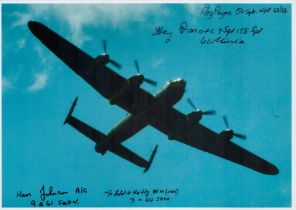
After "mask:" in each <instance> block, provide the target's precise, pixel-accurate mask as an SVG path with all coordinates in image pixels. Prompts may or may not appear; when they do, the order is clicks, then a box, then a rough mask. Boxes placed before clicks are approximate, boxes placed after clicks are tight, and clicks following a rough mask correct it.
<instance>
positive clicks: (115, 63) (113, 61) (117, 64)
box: [103, 39, 122, 69]
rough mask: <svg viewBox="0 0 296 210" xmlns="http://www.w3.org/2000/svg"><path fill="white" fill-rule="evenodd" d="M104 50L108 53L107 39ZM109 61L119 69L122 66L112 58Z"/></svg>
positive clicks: (104, 41) (104, 42)
mask: <svg viewBox="0 0 296 210" xmlns="http://www.w3.org/2000/svg"><path fill="white" fill-rule="evenodd" d="M103 51H104V53H105V54H107V41H106V40H105V39H104V40H103ZM109 63H111V64H112V65H113V66H115V67H116V68H118V69H120V68H121V67H122V66H121V64H119V63H118V62H116V61H115V60H112V59H109Z"/></svg>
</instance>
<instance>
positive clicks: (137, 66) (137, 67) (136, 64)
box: [134, 60, 140, 74]
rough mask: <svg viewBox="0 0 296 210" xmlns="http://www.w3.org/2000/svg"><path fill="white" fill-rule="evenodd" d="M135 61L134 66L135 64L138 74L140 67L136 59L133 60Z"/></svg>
mask: <svg viewBox="0 0 296 210" xmlns="http://www.w3.org/2000/svg"><path fill="white" fill-rule="evenodd" d="M134 62H135V66H136V69H137V72H138V74H140V67H139V63H138V61H137V60H135V61H134Z"/></svg>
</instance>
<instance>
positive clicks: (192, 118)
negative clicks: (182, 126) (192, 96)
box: [186, 110, 202, 124]
mask: <svg viewBox="0 0 296 210" xmlns="http://www.w3.org/2000/svg"><path fill="white" fill-rule="evenodd" d="M186 118H187V122H188V123H190V124H191V123H197V122H199V121H200V120H201V118H202V112H201V111H200V110H198V111H193V112H191V113H190V114H188V115H187V116H186Z"/></svg>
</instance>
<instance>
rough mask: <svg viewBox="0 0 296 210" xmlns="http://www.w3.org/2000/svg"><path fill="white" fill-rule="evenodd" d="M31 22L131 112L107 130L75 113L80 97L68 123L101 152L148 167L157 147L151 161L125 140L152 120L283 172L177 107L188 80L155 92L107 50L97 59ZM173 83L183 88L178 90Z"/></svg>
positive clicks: (181, 137) (252, 164) (254, 165)
mask: <svg viewBox="0 0 296 210" xmlns="http://www.w3.org/2000/svg"><path fill="white" fill-rule="evenodd" d="M28 26H29V28H30V30H31V31H32V33H33V34H34V35H35V36H36V37H37V38H38V39H39V40H40V41H41V42H42V43H43V44H44V45H45V46H46V47H47V48H48V49H49V50H51V51H52V52H53V53H54V54H55V55H56V56H57V57H59V58H60V59H61V60H62V61H63V62H64V63H65V64H66V65H67V66H69V67H70V68H71V69H72V70H73V71H74V72H75V73H76V74H78V75H79V76H80V77H81V78H83V79H84V80H85V81H86V82H87V83H88V84H90V85H91V86H92V87H93V88H94V89H95V90H97V91H98V92H99V93H100V94H101V95H102V96H104V97H105V98H106V99H108V100H109V102H110V104H115V105H118V106H119V107H121V108H123V109H124V110H126V111H128V112H129V113H130V114H129V115H128V116H127V117H126V118H125V119H123V121H122V122H120V123H119V124H118V125H117V126H116V127H115V128H114V129H112V130H111V131H110V132H109V133H108V134H107V135H104V134H102V133H100V132H99V131H97V130H95V129H94V128H92V127H90V126H89V125H87V124H85V123H83V122H81V121H80V120H78V119H77V118H75V117H73V116H72V115H71V114H72V112H73V109H74V106H75V104H76V102H75V104H74V103H73V105H72V107H71V109H70V112H69V115H68V116H67V119H66V121H65V122H66V123H68V124H70V125H71V126H72V127H74V128H75V129H77V130H78V131H79V132H81V133H83V134H84V135H85V136H87V137H88V138H90V139H92V140H93V141H95V143H96V150H97V151H98V152H100V153H102V154H104V153H105V152H106V151H107V150H109V151H111V152H113V153H115V154H117V155H119V156H121V157H123V158H124V159H126V160H128V161H130V162H132V163H134V164H136V165H138V166H140V167H144V168H145V169H146V170H145V171H147V170H148V168H149V167H150V165H151V162H152V160H153V158H154V155H155V153H156V149H157V147H156V148H155V149H154V151H153V152H152V155H151V157H150V160H149V161H146V160H144V159H143V158H141V157H139V156H138V155H136V154H135V153H133V152H131V151H130V150H128V149H127V148H125V147H123V146H122V145H121V143H122V142H123V141H125V140H127V139H128V138H130V137H131V136H133V135H134V134H136V133H137V132H139V131H140V130H141V129H143V128H144V127H145V126H147V125H151V126H153V127H154V128H155V129H157V130H159V131H161V132H162V133H164V134H165V135H167V136H168V138H169V139H172V140H177V141H179V142H181V143H184V144H186V145H189V146H191V147H194V148H197V149H200V150H202V151H205V152H208V153H211V154H214V155H216V156H219V157H221V158H224V159H227V160H229V161H232V162H235V163H237V164H240V165H242V166H245V167H247V168H250V169H253V170H255V171H257V172H260V173H264V174H273V175H274V174H278V173H279V170H278V169H277V167H276V166H274V165H273V164H271V163H269V162H268V161H266V160H264V159H262V158H260V157H258V156H257V155H255V154H253V153H251V152H249V151H247V150H246V149H244V148H242V147H240V146H239V145H237V144H235V143H233V142H232V141H231V140H230V139H226V138H225V135H221V134H219V133H216V132H214V131H212V130H210V129H209V128H206V127H205V126H203V125H201V124H200V123H199V122H192V121H191V120H188V115H185V114H183V113H181V112H180V111H178V110H176V109H175V108H173V105H174V104H175V103H177V101H179V100H180V99H181V98H182V95H183V93H184V87H185V83H184V80H178V81H172V82H171V83H170V85H171V86H170V87H168V89H165V90H163V92H161V94H162V95H161V94H156V95H154V96H153V95H152V94H150V93H149V92H147V91H145V90H143V89H142V88H141V87H140V86H139V85H140V84H141V82H137V81H136V82H133V81H134V79H136V80H137V77H133V78H130V79H125V78H124V77H122V76H120V75H119V74H117V73H116V72H114V71H112V70H111V69H110V68H108V67H107V66H106V64H107V63H108V62H103V61H104V59H105V58H106V55H102V56H98V57H97V58H92V57H91V56H89V55H88V54H87V53H85V52H83V51H82V50H80V49H79V48H78V47H76V46H75V45H73V44H72V43H70V42H69V41H67V40H66V39H64V38H63V37H61V36H60V35H58V34H57V33H55V32H54V31H52V30H51V29H49V28H48V27H46V26H44V25H43V24H41V23H38V22H33V21H30V22H29V23H28ZM108 58H109V57H108ZM174 86H175V87H176V86H178V88H175V89H174ZM76 101H77V99H76Z"/></svg>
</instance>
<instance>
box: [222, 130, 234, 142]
mask: <svg viewBox="0 0 296 210" xmlns="http://www.w3.org/2000/svg"><path fill="white" fill-rule="evenodd" d="M219 135H220V136H221V138H222V139H223V140H224V141H230V140H231V139H232V138H233V130H230V129H227V130H225V131H222V132H221V133H220V134H219Z"/></svg>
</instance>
